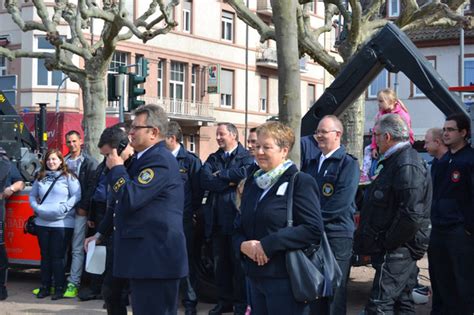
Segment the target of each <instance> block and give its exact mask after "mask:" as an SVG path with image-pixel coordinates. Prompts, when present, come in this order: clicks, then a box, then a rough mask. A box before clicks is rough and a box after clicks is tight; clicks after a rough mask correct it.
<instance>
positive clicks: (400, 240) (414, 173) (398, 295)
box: [354, 114, 432, 314]
mask: <svg viewBox="0 0 474 315" xmlns="http://www.w3.org/2000/svg"><path fill="white" fill-rule="evenodd" d="M375 140H376V142H377V146H378V148H379V150H380V153H381V154H382V155H381V158H380V159H379V162H378V163H379V164H381V170H380V172H379V174H378V176H377V177H376V179H375V180H374V181H373V182H372V183H371V185H370V186H369V188H368V191H367V192H366V195H365V199H364V203H363V206H362V210H361V221H360V225H359V228H358V229H357V231H356V234H355V238H354V250H355V252H356V253H359V254H363V255H372V257H373V263H372V265H373V266H374V268H375V270H376V273H375V277H374V282H373V285H372V291H371V293H370V298H369V301H368V303H367V305H366V306H365V314H415V305H414V301H413V297H412V290H413V287H414V286H415V284H416V275H417V272H418V269H417V267H416V261H417V260H419V259H421V258H422V257H423V256H424V254H425V253H426V249H427V248H428V239H429V233H430V207H431V196H432V189H431V188H432V185H431V177H430V173H429V171H428V168H427V166H426V162H424V161H423V159H422V158H421V157H420V155H419V154H418V153H417V152H416V150H415V149H413V148H412V147H411V144H410V141H409V132H408V126H407V124H406V122H405V121H404V120H403V118H401V117H400V116H399V115H396V114H387V115H384V116H382V118H380V120H379V121H378V122H377V123H376V125H375Z"/></svg>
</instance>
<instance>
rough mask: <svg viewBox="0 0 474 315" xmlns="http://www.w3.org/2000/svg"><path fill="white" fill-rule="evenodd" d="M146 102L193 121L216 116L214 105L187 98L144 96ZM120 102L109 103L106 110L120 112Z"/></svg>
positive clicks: (112, 112) (205, 119) (206, 119)
mask: <svg viewBox="0 0 474 315" xmlns="http://www.w3.org/2000/svg"><path fill="white" fill-rule="evenodd" d="M141 99H142V100H144V101H145V104H157V105H160V106H161V107H163V108H164V110H165V111H166V113H167V114H168V117H170V118H175V119H184V120H191V121H206V122H212V121H215V120H216V119H215V118H214V107H213V106H212V104H210V103H203V102H191V101H186V100H178V99H169V98H161V99H160V98H157V97H143V98H141ZM118 106H119V103H118V102H109V103H107V108H106V112H107V113H108V114H118V112H119V110H118Z"/></svg>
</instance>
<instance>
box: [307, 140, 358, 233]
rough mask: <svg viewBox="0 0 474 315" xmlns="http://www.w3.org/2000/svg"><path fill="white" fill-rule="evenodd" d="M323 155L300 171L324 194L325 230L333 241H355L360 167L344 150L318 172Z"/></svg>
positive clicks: (322, 208)
mask: <svg viewBox="0 0 474 315" xmlns="http://www.w3.org/2000/svg"><path fill="white" fill-rule="evenodd" d="M321 154H322V153H321V152H319V154H317V155H316V156H315V157H314V158H313V159H311V160H309V161H307V162H306V163H305V166H304V167H303V166H302V167H301V171H302V172H305V173H308V174H310V175H311V176H313V178H315V179H316V182H317V183H318V186H319V189H320V193H321V212H322V215H323V220H324V229H325V230H326V233H327V235H328V238H331V237H348V238H352V237H353V234H354V229H355V226H354V212H355V210H356V206H355V195H356V193H357V188H358V185H359V176H360V171H359V163H357V159H356V158H354V157H353V156H352V155H349V154H347V153H346V149H345V148H344V147H343V146H341V147H340V148H339V149H337V150H336V151H335V152H334V153H333V154H332V155H331V156H330V157H329V158H327V159H325V160H324V162H323V164H322V165H321V169H320V170H319V172H318V166H319V159H320V157H321Z"/></svg>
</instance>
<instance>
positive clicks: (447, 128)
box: [443, 127, 459, 132]
mask: <svg viewBox="0 0 474 315" xmlns="http://www.w3.org/2000/svg"><path fill="white" fill-rule="evenodd" d="M458 130H459V129H458V128H451V127H446V128H443V132H453V131H458Z"/></svg>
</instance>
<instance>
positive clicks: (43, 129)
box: [38, 103, 48, 155]
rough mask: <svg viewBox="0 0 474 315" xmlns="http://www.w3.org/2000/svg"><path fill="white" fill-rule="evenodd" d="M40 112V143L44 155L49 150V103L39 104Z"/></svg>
mask: <svg viewBox="0 0 474 315" xmlns="http://www.w3.org/2000/svg"><path fill="white" fill-rule="evenodd" d="M38 105H39V107H40V110H39V126H38V142H39V148H40V151H41V153H42V154H43V155H44V154H45V153H46V150H47V148H48V147H47V145H46V141H48V134H47V133H46V106H47V105H48V103H38Z"/></svg>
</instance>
